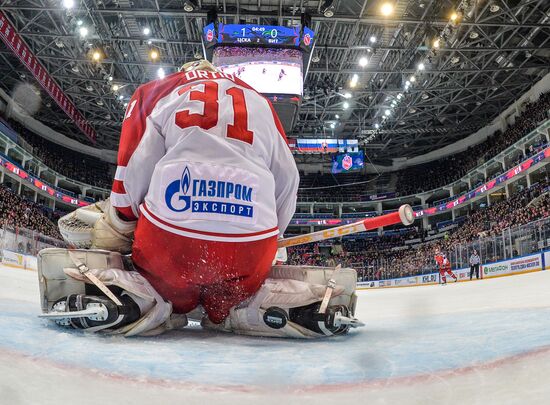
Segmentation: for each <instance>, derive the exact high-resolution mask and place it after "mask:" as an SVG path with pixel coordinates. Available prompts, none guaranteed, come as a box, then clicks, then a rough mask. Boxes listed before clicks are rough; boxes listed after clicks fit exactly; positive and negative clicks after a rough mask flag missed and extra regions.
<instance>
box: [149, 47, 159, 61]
mask: <svg viewBox="0 0 550 405" xmlns="http://www.w3.org/2000/svg"><path fill="white" fill-rule="evenodd" d="M149 57H150V58H151V60H153V61H155V60H157V59H158V58H159V52H158V51H157V50H156V49H151V51H150V52H149Z"/></svg>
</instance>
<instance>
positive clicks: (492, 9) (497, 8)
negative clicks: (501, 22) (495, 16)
mask: <svg viewBox="0 0 550 405" xmlns="http://www.w3.org/2000/svg"><path fill="white" fill-rule="evenodd" d="M489 10H491V13H496V12H497V11H498V10H500V6H499V5H498V4H491V7H489Z"/></svg>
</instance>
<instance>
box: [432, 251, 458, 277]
mask: <svg viewBox="0 0 550 405" xmlns="http://www.w3.org/2000/svg"><path fill="white" fill-rule="evenodd" d="M434 259H435V261H436V263H437V265H438V266H439V278H440V283H441V284H442V285H445V284H447V276H446V274H449V275H450V276H451V277H452V278H454V280H455V282H457V281H458V278H457V277H456V275H455V274H454V273H453V271H452V270H451V262H450V261H449V259H447V256H446V255H445V254H444V253H443V252H441V250H440V249H439V248H436V250H435V256H434Z"/></svg>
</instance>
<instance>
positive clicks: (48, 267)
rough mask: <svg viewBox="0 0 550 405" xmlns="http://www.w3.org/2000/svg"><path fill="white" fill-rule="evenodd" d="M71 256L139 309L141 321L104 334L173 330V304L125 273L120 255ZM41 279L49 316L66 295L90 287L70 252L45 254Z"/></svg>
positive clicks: (41, 255)
mask: <svg viewBox="0 0 550 405" xmlns="http://www.w3.org/2000/svg"><path fill="white" fill-rule="evenodd" d="M71 254H72V255H73V257H76V258H77V259H78V260H79V261H80V262H82V264H84V265H85V266H86V267H87V268H88V271H87V273H86V274H91V275H93V277H94V278H95V280H96V282H99V283H101V284H103V285H104V286H116V287H119V288H120V289H121V294H125V295H129V296H130V297H131V298H132V299H133V300H134V301H135V302H136V303H137V304H138V306H139V307H140V312H141V318H140V319H138V320H137V321H135V322H133V323H131V324H129V325H126V326H123V327H121V328H118V329H105V330H104V331H105V332H107V333H112V334H123V335H124V336H133V335H152V334H158V333H162V332H163V331H164V330H166V329H169V328H171V327H173V323H174V322H172V323H170V320H169V318H170V314H171V312H172V304H171V303H170V302H166V301H164V299H163V298H162V297H161V296H160V295H159V294H158V293H157V292H156V290H155V289H154V288H153V286H151V284H149V282H148V281H147V280H146V279H145V278H144V277H143V276H142V275H141V274H139V273H138V272H136V271H126V270H124V264H123V260H122V256H121V255H120V254H119V253H114V252H108V251H104V250H72V251H71ZM38 277H39V283H40V295H41V302H42V312H44V313H48V312H50V311H51V309H52V305H53V304H54V303H55V302H56V301H58V300H59V299H61V298H64V297H66V296H67V295H70V294H85V293H86V284H91V281H90V280H89V279H88V277H87V276H86V275H85V274H82V273H81V272H80V271H79V269H78V268H76V263H75V262H74V261H73V258H71V255H70V254H69V251H68V250H67V249H44V250H42V251H41V252H40V253H39V255H38ZM107 293H109V291H107ZM113 299H116V297H114V296H113ZM181 323H182V322H179V324H181Z"/></svg>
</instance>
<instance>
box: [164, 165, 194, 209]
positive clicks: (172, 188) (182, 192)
mask: <svg viewBox="0 0 550 405" xmlns="http://www.w3.org/2000/svg"><path fill="white" fill-rule="evenodd" d="M190 185H191V173H190V172H189V168H188V167H187V166H185V169H184V170H183V173H182V175H181V180H174V181H173V182H172V183H170V184H169V185H168V187H167V188H166V193H165V194H164V201H165V202H166V206H167V207H168V208H169V209H170V210H172V211H174V212H183V211H186V210H188V209H189V207H190V206H191V197H190V196H187V192H188V191H189V186H190ZM176 194H179V195H178V198H177V200H178V201H183V203H184V206H183V207H182V208H176V207H174V206H173V205H172V200H173V198H174V196H175V195H176ZM178 205H179V204H178Z"/></svg>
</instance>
